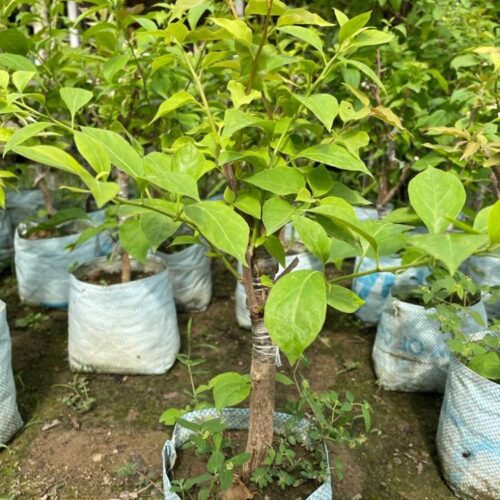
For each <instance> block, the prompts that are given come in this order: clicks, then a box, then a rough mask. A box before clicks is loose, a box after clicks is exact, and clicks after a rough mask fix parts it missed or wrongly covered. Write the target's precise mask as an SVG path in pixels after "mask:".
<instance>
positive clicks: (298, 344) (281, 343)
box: [264, 270, 326, 364]
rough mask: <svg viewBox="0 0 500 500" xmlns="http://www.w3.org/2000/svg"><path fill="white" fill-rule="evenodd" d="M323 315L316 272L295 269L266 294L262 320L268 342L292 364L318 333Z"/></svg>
mask: <svg viewBox="0 0 500 500" xmlns="http://www.w3.org/2000/svg"><path fill="white" fill-rule="evenodd" d="M325 316H326V283H325V278H324V277H323V274H322V273H320V272H318V271H310V270H303V271H295V272H293V273H289V274H287V275H285V276H283V277H282V278H281V279H279V280H278V281H277V282H276V283H275V285H274V286H273V288H272V289H271V293H270V294H269V298H268V299H267V303H266V307H265V310H264V321H265V324H266V327H267V329H268V330H269V335H270V336H271V339H272V341H273V342H274V343H275V344H276V345H277V346H278V347H279V348H280V350H281V351H282V352H283V353H284V354H285V355H286V357H287V358H288V360H289V361H290V364H294V363H295V362H296V361H297V360H298V359H299V358H300V357H301V356H302V353H303V352H304V351H305V349H306V348H307V347H308V346H309V345H311V344H312V343H313V342H314V340H315V339H316V337H317V336H318V335H319V333H320V331H321V328H322V327H323V323H324V322H325Z"/></svg>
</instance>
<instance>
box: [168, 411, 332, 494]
mask: <svg viewBox="0 0 500 500" xmlns="http://www.w3.org/2000/svg"><path fill="white" fill-rule="evenodd" d="M182 418H183V419H185V420H188V421H190V422H198V423H200V422H206V421H208V420H211V419H213V418H222V419H223V420H224V422H225V423H226V424H227V425H228V426H229V428H231V429H248V418H249V410H248V409H246V408H226V409H225V410H222V412H219V411H217V410H216V409H214V408H209V409H206V410H198V411H193V412H191V413H188V414H186V415H183V417H182ZM291 419H292V416H291V415H288V414H286V413H278V412H276V413H275V414H274V432H275V433H276V434H284V433H285V431H286V426H287V424H288V423H289V422H290V421H291ZM310 425H311V424H310V423H309V422H308V421H307V420H301V421H299V422H297V427H296V429H295V430H296V432H297V433H298V437H299V438H300V439H302V440H303V441H304V442H305V441H307V430H308V428H309V426H310ZM192 433H193V431H191V430H189V429H186V428H185V427H182V426H180V425H176V426H175V427H174V432H173V433H172V439H171V440H169V441H167V442H166V443H165V446H164V447H163V491H164V493H165V500H180V497H179V495H177V494H176V493H173V492H171V491H170V488H171V486H172V485H171V483H170V479H169V474H170V472H171V471H172V470H173V468H174V466H175V461H176V460H177V451H176V450H177V448H180V447H181V446H182V445H183V444H184V443H186V441H187V440H188V439H189V436H190V435H191V434H192ZM324 453H325V459H326V464H327V466H329V459H328V449H327V448H326V446H325V445H324ZM291 492H293V490H291V491H290V493H291ZM283 493H284V496H283V498H291V497H288V496H285V494H286V493H287V491H286V490H285V491H284V492H283ZM332 499H333V486H332V481H331V478H330V477H329V478H328V480H327V481H325V482H324V483H323V484H322V485H321V486H320V487H319V488H318V489H317V490H315V491H313V492H312V493H311V494H310V495H309V496H308V497H307V500H332Z"/></svg>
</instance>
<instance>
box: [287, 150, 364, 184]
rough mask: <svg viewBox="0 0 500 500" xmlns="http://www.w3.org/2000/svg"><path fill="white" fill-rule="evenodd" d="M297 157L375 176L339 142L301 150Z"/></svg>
mask: <svg viewBox="0 0 500 500" xmlns="http://www.w3.org/2000/svg"><path fill="white" fill-rule="evenodd" d="M296 158H307V159H308V160H311V161H317V162H318V163H323V164H325V165H329V166H330V167H336V168H340V169H342V170H352V171H355V172H363V173H365V174H367V175H370V176H371V177H373V175H372V174H371V172H370V171H369V170H368V169H367V168H366V165H365V164H364V163H363V162H362V161H361V160H360V159H359V158H357V157H356V156H354V155H353V154H351V153H349V151H347V149H345V148H344V147H342V146H339V145H338V144H318V145H317V146H312V147H310V148H307V149H305V150H304V151H301V152H300V153H299V154H298V155H296Z"/></svg>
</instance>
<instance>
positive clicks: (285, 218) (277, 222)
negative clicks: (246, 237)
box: [262, 198, 297, 235]
mask: <svg viewBox="0 0 500 500" xmlns="http://www.w3.org/2000/svg"><path fill="white" fill-rule="evenodd" d="M296 212H297V208H296V207H294V206H293V205H290V203H288V201H286V200H284V199H283V198H270V199H269V200H266V201H265V202H264V206H263V207H262V221H263V222H264V227H265V228H266V234H268V235H270V234H273V233H274V232H275V231H277V230H278V229H281V228H282V227H283V226H284V225H285V224H287V223H288V222H290V221H291V220H292V217H293V215H294V214H295V213H296Z"/></svg>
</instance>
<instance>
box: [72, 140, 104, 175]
mask: <svg viewBox="0 0 500 500" xmlns="http://www.w3.org/2000/svg"><path fill="white" fill-rule="evenodd" d="M73 137H74V139H75V144H76V147H77V149H78V151H79V153H80V154H81V155H82V156H83V157H84V158H85V160H86V161H87V163H88V164H89V165H90V166H91V167H92V168H93V169H94V171H95V172H96V173H97V174H109V173H110V171H111V161H110V159H109V155H108V153H107V151H106V149H105V148H104V146H103V145H102V144H101V143H100V142H99V141H97V140H96V139H94V138H93V137H91V136H90V135H86V134H84V133H82V132H78V131H75V133H74V135H73ZM106 177H107V176H106Z"/></svg>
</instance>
